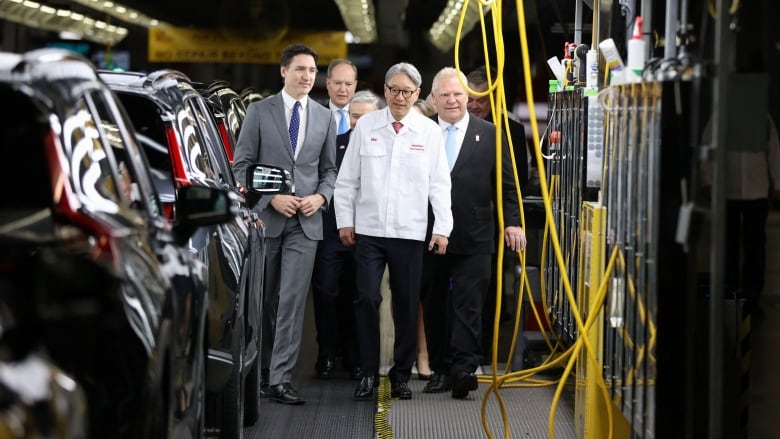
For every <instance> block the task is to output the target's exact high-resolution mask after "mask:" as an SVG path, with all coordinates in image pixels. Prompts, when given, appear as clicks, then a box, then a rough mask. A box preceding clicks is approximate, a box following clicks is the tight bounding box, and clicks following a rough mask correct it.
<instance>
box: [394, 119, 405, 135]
mask: <svg viewBox="0 0 780 439" xmlns="http://www.w3.org/2000/svg"><path fill="white" fill-rule="evenodd" d="M402 126H404V124H402V123H401V122H398V121H395V122H393V129H394V130H395V133H396V134H398V132H399V131H401V127H402Z"/></svg>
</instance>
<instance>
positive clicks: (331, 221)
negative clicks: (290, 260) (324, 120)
mask: <svg viewBox="0 0 780 439" xmlns="http://www.w3.org/2000/svg"><path fill="white" fill-rule="evenodd" d="M350 134H352V130H349V131H347V132H346V133H344V134H339V135H338V136H336V169H337V170H338V169H341V161H342V160H344V153H345V152H347V146H348V145H349V135H350ZM322 233H323V235H324V236H323V239H324V240H325V242H323V245H327V246H329V248H332V249H333V250H336V249H339V250H345V251H346V250H351V248H350V247H345V246H344V244H342V243H341V239H340V238H339V231H338V229H337V228H336V209H328V210H326V211H325V212H324V213H323V214H322Z"/></svg>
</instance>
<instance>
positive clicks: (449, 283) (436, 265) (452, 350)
mask: <svg viewBox="0 0 780 439" xmlns="http://www.w3.org/2000/svg"><path fill="white" fill-rule="evenodd" d="M461 81H462V83H461ZM465 83H466V77H465V76H464V75H463V73H461V72H459V71H457V70H455V69H453V68H451V67H445V68H444V69H442V70H440V71H439V73H437V74H436V76H435V77H434V79H433V85H432V91H431V93H432V95H433V102H434V105H435V106H436V110H437V113H438V114H437V115H436V116H434V120H436V121H437V122H438V124H439V127H440V128H441V132H442V136H443V138H444V139H446V140H445V142H444V144H445V150H446V152H447V158H448V161H449V164H450V178H451V180H452V215H453V222H454V227H453V229H452V234H451V235H450V240H449V244H448V246H447V253H446V254H444V255H436V254H433V253H426V254H425V257H424V259H423V285H422V297H423V309H424V312H425V329H426V332H427V341H428V351H429V356H430V364H431V369H432V370H433V372H434V374H433V377H432V379H431V381H429V382H428V384H427V385H426V386H425V389H424V390H423V391H424V392H426V393H439V392H446V391H448V390H451V391H452V397H453V398H458V399H463V398H465V397H467V396H468V394H469V391H471V390H476V389H477V378H476V376H475V375H474V372H475V370H476V369H477V367H478V366H479V365H480V364H481V363H480V362H481V358H482V354H481V342H480V339H481V335H480V334H481V326H482V319H481V315H482V297H483V295H485V293H486V291H487V289H488V284H489V282H490V275H491V257H492V254H493V252H494V251H495V249H496V244H495V238H496V232H495V221H494V210H495V209H494V206H495V202H496V201H495V200H496V187H495V186H496V184H495V172H496V160H495V148H496V133H495V126H494V125H493V124H491V123H490V122H487V121H484V120H482V119H479V118H476V117H473V116H469V114H468V112H467V111H466V102H467V100H468V93H467V92H466V89H465V88H464V86H463V85H462V84H465ZM501 147H502V149H503V152H504V155H503V159H502V167H503V169H502V172H503V175H502V178H503V187H502V190H503V208H504V219H505V223H506V225H508V226H506V227H505V229H504V234H503V236H504V241H505V243H506V245H507V247H509V249H510V250H512V251H519V250H522V249H524V248H525V244H526V241H525V233H524V232H523V230H522V229H521V228H520V227H519V224H520V220H519V216H520V215H519V207H518V201H517V195H516V192H515V188H514V178H513V173H512V163H511V161H510V159H509V148H508V145H507V143H506V140H505V139H504V141H502V142H501Z"/></svg>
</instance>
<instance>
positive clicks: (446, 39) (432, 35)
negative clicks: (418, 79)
mask: <svg viewBox="0 0 780 439" xmlns="http://www.w3.org/2000/svg"><path fill="white" fill-rule="evenodd" d="M464 3H465V2H464V0H449V1H448V2H447V6H445V7H444V9H443V10H442V11H441V15H439V18H438V19H437V20H436V22H434V23H433V25H431V28H430V29H429V30H428V40H429V41H430V42H431V44H433V45H434V47H436V48H437V49H439V50H440V51H442V52H448V51H449V50H450V49H452V47H453V46H454V45H455V37H456V35H457V33H458V24H459V23H460V15H461V11H462V9H463V5H464ZM481 3H482V2H480V1H479V0H477V1H470V2H469V4H468V6H467V8H468V9H467V10H466V16H465V17H464V20H463V27H462V28H461V37H463V36H466V35H467V34H468V33H469V32H471V29H473V28H474V25H475V24H477V22H478V21H479V12H480V8H481V7H482V8H484V9H482V12H483V13H484V14H487V12H488V11H489V10H490V4H487V5H484V4H481Z"/></svg>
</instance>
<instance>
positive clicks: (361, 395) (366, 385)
mask: <svg viewBox="0 0 780 439" xmlns="http://www.w3.org/2000/svg"><path fill="white" fill-rule="evenodd" d="M377 384H378V380H377V379H376V378H375V377H363V378H361V379H360V383H358V385H357V387H355V393H354V394H353V395H352V399H354V400H355V401H370V400H372V399H374V389H375V388H376V386H377Z"/></svg>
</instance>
